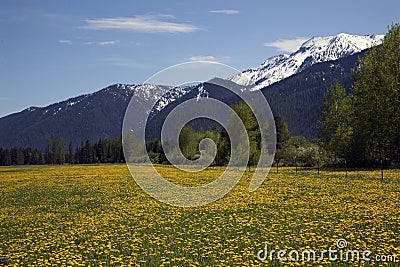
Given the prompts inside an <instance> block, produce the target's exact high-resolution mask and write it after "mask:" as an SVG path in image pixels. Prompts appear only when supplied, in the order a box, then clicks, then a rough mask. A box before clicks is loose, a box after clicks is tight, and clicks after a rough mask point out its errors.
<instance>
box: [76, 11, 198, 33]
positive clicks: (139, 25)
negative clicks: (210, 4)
mask: <svg viewBox="0 0 400 267" xmlns="http://www.w3.org/2000/svg"><path fill="white" fill-rule="evenodd" d="M170 18H173V17H172V16H170V15H159V16H148V15H141V16H134V17H115V18H99V19H88V20H85V23H86V25H83V26H81V28H84V29H91V30H128V31H138V32H147V33H189V32H195V31H197V30H199V28H198V27H196V26H194V25H190V24H184V23H174V22H168V21H165V19H170Z"/></svg>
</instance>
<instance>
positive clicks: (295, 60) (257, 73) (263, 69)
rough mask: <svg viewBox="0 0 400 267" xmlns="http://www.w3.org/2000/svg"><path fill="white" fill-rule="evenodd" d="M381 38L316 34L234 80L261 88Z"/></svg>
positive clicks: (355, 51)
mask: <svg viewBox="0 0 400 267" xmlns="http://www.w3.org/2000/svg"><path fill="white" fill-rule="evenodd" d="M382 40H383V35H365V36H358V35H350V34H345V33H341V34H339V35H336V36H329V37H313V38H311V39H310V40H308V41H306V42H305V43H303V44H302V45H301V47H300V48H299V49H298V50H297V51H296V52H294V53H292V54H290V55H286V54H284V55H278V56H274V57H271V58H269V59H267V60H266V61H264V62H263V63H262V64H261V65H260V66H259V67H257V68H254V69H249V70H246V71H243V72H242V73H240V74H238V75H236V76H234V77H232V78H231V80H232V81H233V82H236V83H238V84H242V85H246V86H249V87H250V88H251V89H250V90H258V89H262V88H265V87H266V86H269V85H271V84H273V83H275V82H279V81H280V80H282V79H284V78H287V77H290V76H291V75H293V74H296V73H300V72H302V71H303V70H306V69H307V68H309V67H311V66H312V65H314V64H316V63H320V62H326V61H332V60H337V59H340V58H343V57H346V56H349V55H353V54H355V53H358V52H360V51H362V50H365V49H367V48H369V47H372V46H375V45H379V44H380V43H381V42H382Z"/></svg>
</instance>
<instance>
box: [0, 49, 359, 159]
mask: <svg viewBox="0 0 400 267" xmlns="http://www.w3.org/2000/svg"><path fill="white" fill-rule="evenodd" d="M363 54H364V53H363V52H361V53H358V54H354V55H352V56H349V57H346V58H342V59H339V60H336V61H331V62H324V63H318V64H315V65H313V66H312V67H310V68H308V69H306V70H304V71H302V72H300V73H298V74H295V75H293V76H291V77H289V78H286V79H284V80H282V81H280V82H278V83H275V84H272V85H271V86H268V87H266V88H264V89H262V92H263V94H264V95H265V96H266V97H267V99H268V101H269V103H270V106H271V108H272V110H273V112H274V115H275V116H281V117H282V118H283V119H284V120H285V121H286V122H287V123H288V125H289V130H290V131H291V133H292V134H293V135H303V136H306V137H309V138H312V137H314V136H315V135H316V125H317V121H318V119H319V116H320V114H321V110H322V104H323V95H324V94H325V92H326V91H327V89H328V88H329V86H330V85H331V84H332V83H333V82H334V81H339V83H340V84H341V85H343V86H344V87H346V88H349V87H350V86H351V84H352V79H351V77H352V75H353V72H352V69H353V68H354V67H355V66H356V64H357V58H358V57H359V56H362V55H363ZM219 81H220V82H221V80H219ZM214 82H215V81H214ZM226 82H228V83H230V87H231V86H233V84H232V83H231V82H229V81H226ZM217 83H218V81H217ZM142 87H144V88H141V89H140V88H136V87H135V88H134V86H132V87H130V88H128V86H124V85H113V86H110V87H107V88H105V89H103V90H100V91H98V92H96V93H93V94H90V95H83V96H79V97H76V98H72V99H69V100H67V101H63V102H60V103H56V104H53V105H50V106H47V107H44V108H39V107H31V108H28V109H26V110H23V111H21V112H19V113H15V114H12V115H9V116H6V117H4V118H0V147H4V148H11V147H14V146H15V147H32V148H38V149H41V150H42V151H43V150H44V148H45V146H46V142H45V140H46V137H49V138H62V139H63V140H66V141H72V142H73V144H74V145H79V144H80V143H81V142H82V141H86V140H90V141H92V142H97V141H98V140H99V139H112V138H114V137H116V136H120V135H121V126H122V121H123V118H124V114H125V109H126V107H127V105H128V103H129V101H130V99H131V97H132V96H133V95H134V94H135V90H136V92H138V91H137V90H141V91H140V92H141V94H143V95H140V96H138V101H139V99H142V100H140V101H146V100H145V97H146V96H147V97H149V96H151V94H153V93H154V92H157V88H156V87H154V86H153V87H154V88H153V87H152V86H147V87H148V88H147V87H146V85H144V86H142ZM132 88H133V89H132ZM149 90H153V91H149ZM182 90H187V91H186V92H178V93H177V94H176V96H175V97H176V98H177V100H175V101H173V102H171V101H170V102H168V103H169V104H168V105H167V106H166V107H165V108H164V109H163V110H162V112H159V113H156V114H155V115H154V116H153V117H152V120H151V122H150V123H149V129H148V137H149V138H150V139H152V138H155V137H157V136H158V131H159V129H160V127H161V125H162V123H163V121H164V119H165V116H166V114H168V112H169V111H170V110H172V109H173V108H174V107H175V106H177V105H178V104H180V103H182V102H183V101H185V100H187V99H190V98H197V97H199V96H202V97H207V96H208V97H212V98H216V99H219V100H222V101H224V102H225V103H226V104H228V105H232V104H236V103H237V102H238V101H239V99H238V98H237V97H236V96H235V95H234V94H232V93H231V92H229V91H227V90H224V89H223V88H222V87H221V86H218V85H215V84H214V83H213V81H210V82H208V83H204V84H200V85H198V86H193V87H191V88H189V89H182ZM249 93H250V94H251V92H249ZM196 123H197V125H193V126H194V128H197V129H198V128H203V129H207V128H208V127H209V126H210V125H211V124H210V123H205V124H202V123H201V122H196Z"/></svg>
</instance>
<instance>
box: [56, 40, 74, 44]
mask: <svg viewBox="0 0 400 267" xmlns="http://www.w3.org/2000/svg"><path fill="white" fill-rule="evenodd" d="M58 43H60V44H70V43H72V41H71V40H58Z"/></svg>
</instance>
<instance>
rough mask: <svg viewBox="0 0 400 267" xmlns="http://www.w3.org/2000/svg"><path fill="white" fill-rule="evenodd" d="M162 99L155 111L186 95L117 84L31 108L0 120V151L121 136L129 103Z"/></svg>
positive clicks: (175, 90)
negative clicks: (48, 140) (54, 139)
mask: <svg viewBox="0 0 400 267" xmlns="http://www.w3.org/2000/svg"><path fill="white" fill-rule="evenodd" d="M166 92H169V93H168V94H167V97H164V98H161V100H160V101H159V102H158V103H157V104H156V107H155V109H156V110H161V109H162V108H164V107H165V106H166V105H167V104H169V103H171V102H172V101H174V100H175V99H176V98H179V97H180V96H181V95H184V94H186V93H187V89H185V88H171V87H165V86H155V85H124V84H116V85H112V86H109V87H107V88H105V89H102V90H100V91H98V92H95V93H93V94H87V95H82V96H78V97H75V98H71V99H69V100H66V101H62V102H59V103H56V104H52V105H50V106H47V107H43V108H40V107H30V108H28V109H25V110H23V111H21V112H19V113H15V114H11V115H8V116H6V117H4V118H1V119H0V147H11V146H22V147H28V146H30V147H35V148H39V149H44V147H45V145H46V144H45V140H46V137H50V138H51V137H57V138H58V137H62V138H63V139H64V140H66V141H72V142H73V143H74V144H79V143H80V142H81V141H85V140H91V141H97V140H98V139H100V138H114V137H116V136H120V135H121V131H122V121H123V118H124V114H125V110H126V107H127V105H128V103H129V101H130V100H131V99H132V101H135V103H137V104H138V105H141V104H144V102H146V101H150V100H151V98H153V99H158V98H159V97H160V96H162V95H164V94H165V93H166Z"/></svg>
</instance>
